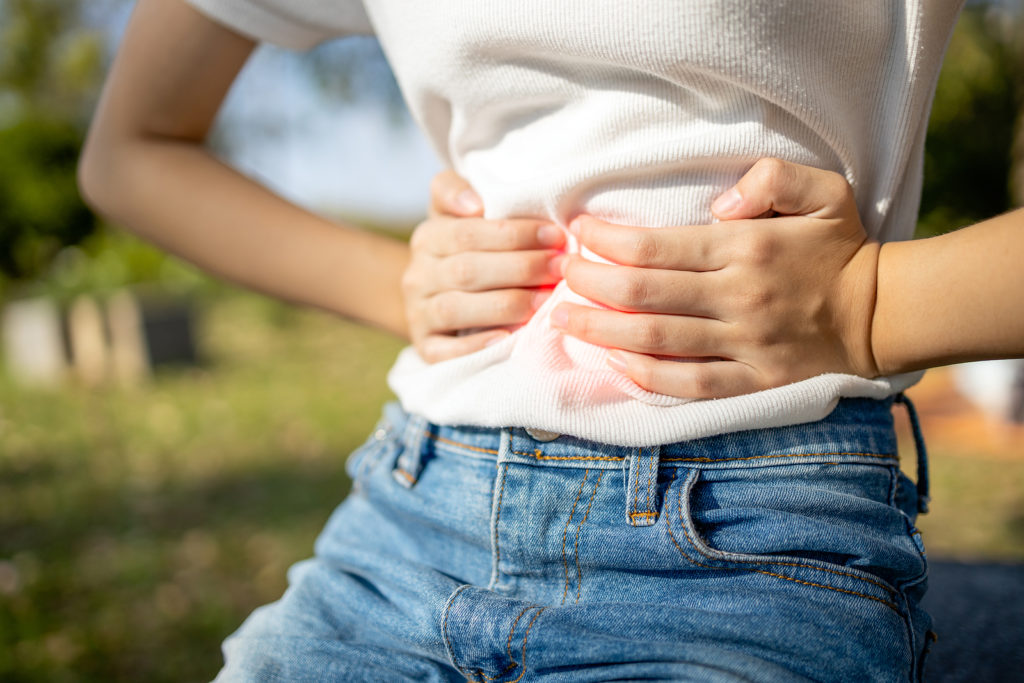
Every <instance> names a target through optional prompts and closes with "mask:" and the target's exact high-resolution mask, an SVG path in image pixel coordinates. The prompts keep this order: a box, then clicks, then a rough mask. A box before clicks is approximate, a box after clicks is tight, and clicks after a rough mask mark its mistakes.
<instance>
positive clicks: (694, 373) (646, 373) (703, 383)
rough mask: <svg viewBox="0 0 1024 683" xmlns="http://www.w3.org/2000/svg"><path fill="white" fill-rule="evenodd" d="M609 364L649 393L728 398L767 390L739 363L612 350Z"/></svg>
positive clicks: (748, 368)
mask: <svg viewBox="0 0 1024 683" xmlns="http://www.w3.org/2000/svg"><path fill="white" fill-rule="evenodd" d="M608 364H609V365H610V366H612V367H613V368H615V369H616V370H618V371H619V372H621V373H622V374H624V375H626V376H627V377H629V378H630V379H631V380H633V381H634V382H636V383H637V385H639V386H640V387H641V388H643V389H646V390H647V391H652V392H654V393H656V394H667V395H668V396H677V397H679V398H725V397H727V396H739V395H741V394H749V393H752V392H755V391H760V390H762V389H765V388H767V387H763V386H761V385H760V383H759V378H758V375H757V373H756V372H755V371H754V370H753V369H752V368H751V367H750V366H749V365H745V364H743V363H739V362H737V361H729V360H716V361H708V362H680V361H676V360H660V359H658V358H652V357H651V356H647V355H644V354H640V353H630V352H628V351H612V352H611V353H609V354H608Z"/></svg>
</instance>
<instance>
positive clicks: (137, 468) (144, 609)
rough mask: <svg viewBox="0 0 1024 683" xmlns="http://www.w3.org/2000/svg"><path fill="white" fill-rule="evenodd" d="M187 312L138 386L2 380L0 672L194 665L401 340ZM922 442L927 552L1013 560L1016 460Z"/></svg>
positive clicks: (297, 510)
mask: <svg viewBox="0 0 1024 683" xmlns="http://www.w3.org/2000/svg"><path fill="white" fill-rule="evenodd" d="M201 322H202V326H201V335H202V343H203V347H204V348H205V349H206V350H207V352H208V353H207V355H208V361H207V363H206V364H204V366H203V367H201V368H198V369H188V370H177V371H170V372H166V373H162V374H160V375H158V376H157V377H156V378H155V379H154V381H153V382H151V383H150V384H148V385H147V386H145V387H140V388H137V389H119V388H106V389H102V390H86V389H82V388H74V387H72V388H68V389H63V390H60V391H42V390H38V391H27V390H25V389H21V388H16V387H14V386H12V385H11V384H10V382H8V381H3V382H2V384H0V680H17V681H113V680H131V681H153V682H156V681H201V680H209V679H210V678H211V677H212V676H213V674H214V673H215V672H216V670H217V668H218V667H219V665H220V653H219V650H218V646H219V643H220V641H221V640H222V639H223V638H224V637H225V636H226V635H227V634H228V633H230V632H231V631H232V630H234V629H235V628H236V627H237V626H238V625H239V623H241V621H242V619H243V618H244V617H245V615H247V614H248V613H249V611H251V610H252V609H253V608H254V607H255V606H257V605H259V604H262V603H265V602H268V601H270V600H273V599H275V598H276V597H277V596H278V595H280V593H281V591H282V590H283V588H284V586H285V575H284V574H285V569H286V568H287V567H288V565H289V564H290V563H292V562H294V561H295V560H297V559H300V558H302V557H305V556H307V555H308V554H309V553H310V551H311V547H312V542H313V538H314V536H315V534H316V533H317V531H318V530H319V529H320V527H321V525H322V524H323V523H324V521H325V520H326V518H327V516H328V514H329V513H330V512H331V510H332V509H333V507H334V506H335V505H336V504H337V503H338V502H339V501H340V500H341V499H342V497H343V496H344V495H345V492H346V490H347V487H348V483H347V481H346V479H345V475H344V472H343V462H344V458H345V456H346V455H347V454H348V453H349V452H350V451H351V450H352V449H353V448H354V447H356V446H357V445H358V444H359V443H360V442H361V441H362V440H363V439H364V438H365V436H366V435H367V434H368V433H369V430H370V428H371V427H372V426H373V424H374V422H375V421H376V418H377V415H378V412H379V409H380V406H381V404H382V403H383V402H384V401H385V400H387V398H388V392H387V389H386V387H385V385H384V375H385V372H386V370H387V368H388V366H389V365H390V363H391V361H392V360H393V358H394V355H395V353H396V352H397V351H398V349H399V347H400V344H399V342H398V341H397V340H395V339H393V338H390V337H388V336H387V335H383V334H380V333H376V332H371V331H367V330H365V329H362V328H359V327H356V326H353V325H350V324H347V323H343V322H339V321H337V320H334V319H332V318H329V317H327V316H324V315H321V314H317V313H313V312H308V311H299V310H295V309H290V308H287V307H284V306H281V305H278V304H274V303H271V302H269V301H267V300H264V299H261V298H259V297H256V296H251V295H247V294H241V293H237V292H230V293H229V294H227V295H222V296H218V297H214V298H212V299H211V300H210V301H209V303H207V304H206V305H205V306H204V308H203V310H202V318H201ZM933 450H934V454H933V458H932V468H933V473H932V477H933V488H934V491H933V493H934V496H933V497H934V501H935V502H934V506H933V512H932V513H931V514H930V515H928V516H927V517H925V518H924V519H923V520H922V524H921V526H922V528H923V531H924V534H925V538H926V542H927V543H928V544H929V546H930V550H931V553H932V555H933V556H945V557H950V556H955V557H959V558H973V559H982V558H985V559H1003V560H1016V561H1022V560H1024V459H1021V458H1018V459H1007V458H1003V459H992V458H989V459H985V458H973V457H971V454H969V453H960V452H950V451H943V450H942V448H941V445H939V444H933ZM908 455H909V453H908Z"/></svg>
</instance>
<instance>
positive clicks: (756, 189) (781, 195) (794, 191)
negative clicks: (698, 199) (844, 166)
mask: <svg viewBox="0 0 1024 683" xmlns="http://www.w3.org/2000/svg"><path fill="white" fill-rule="evenodd" d="M852 199H853V190H852V188H851V187H850V184H849V183H848V182H846V178H844V177H843V176H841V175H839V174H838V173H833V172H832V171H824V170H822V169H820V168H814V167H812V166H803V165H801V164H794V163H792V162H789V161H783V160H781V159H761V160H760V161H758V162H757V163H756V164H754V165H753V166H752V167H751V169H750V170H749V171H747V173H746V175H744V176H743V177H742V178H740V181H739V182H738V183H736V184H735V185H734V186H733V187H731V188H729V189H728V190H726V191H725V192H724V193H722V195H721V196H719V197H718V198H717V199H716V200H715V201H714V202H713V203H712V204H711V212H712V213H713V214H714V215H715V216H716V217H717V218H719V219H721V220H738V219H747V218H760V217H762V216H770V215H773V213H776V214H783V215H786V216H814V217H817V218H835V217H839V216H840V215H841V214H842V213H843V210H844V209H845V208H847V207H849V205H850V202H852Z"/></svg>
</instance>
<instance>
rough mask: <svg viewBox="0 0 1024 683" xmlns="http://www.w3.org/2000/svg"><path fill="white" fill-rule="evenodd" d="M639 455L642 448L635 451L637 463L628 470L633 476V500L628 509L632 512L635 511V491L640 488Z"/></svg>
mask: <svg viewBox="0 0 1024 683" xmlns="http://www.w3.org/2000/svg"><path fill="white" fill-rule="evenodd" d="M641 453H643V449H642V448H638V449H636V458H637V460H636V463H637V466H636V467H630V468H629V473H630V474H632V475H633V499H632V500H630V501H629V507H630V508H631V509H633V510H636V504H637V499H636V492H637V489H639V488H640V454H641Z"/></svg>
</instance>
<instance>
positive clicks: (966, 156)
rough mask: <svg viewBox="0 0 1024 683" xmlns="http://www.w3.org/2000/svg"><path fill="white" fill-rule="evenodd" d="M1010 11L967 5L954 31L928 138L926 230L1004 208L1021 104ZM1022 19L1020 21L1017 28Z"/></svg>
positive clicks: (1022, 65) (1023, 63)
mask: <svg viewBox="0 0 1024 683" xmlns="http://www.w3.org/2000/svg"><path fill="white" fill-rule="evenodd" d="M1012 21H1013V19H1012V17H1011V16H1010V15H1008V14H1006V13H1005V12H1004V11H995V10H993V9H992V8H990V7H987V6H975V7H969V8H967V9H966V10H965V11H964V13H963V16H962V17H961V18H960V22H959V24H958V25H957V27H956V30H955V31H954V33H953V37H952V40H951V41H950V45H949V49H948V51H947V54H946V60H945V63H944V65H943V68H942V73H941V75H940V77H939V84H938V88H937V90H936V94H935V101H934V104H933V107H932V115H931V120H930V121H929V126H928V138H927V141H926V143H925V167H924V189H923V193H922V198H921V218H920V222H919V225H918V233H919V235H921V236H927V235H934V234H938V233H942V232H946V231H949V230H952V229H955V228H959V227H963V226H965V225H968V224H971V223H976V222H978V221H980V220H984V219H986V218H990V217H991V216H994V215H996V214H999V213H1002V212H1003V211H1006V210H1007V209H1008V208H1010V206H1011V205H1012V198H1011V192H1010V181H1009V178H1010V170H1011V168H1010V167H1011V161H1012V157H1011V154H1010V150H1011V148H1012V147H1013V141H1014V131H1015V125H1016V119H1017V117H1018V116H1019V113H1020V112H1021V109H1022V108H1024V83H1022V81H1021V77H1020V76H1021V73H1022V71H1024V59H1021V55H1020V53H1019V52H1017V50H1016V47H1015V45H1014V41H1013V37H1014V36H1015V35H1016V33H1015V32H1014V31H1008V30H1005V29H1004V28H1003V26H1001V25H1000V24H1001V22H1012ZM1021 28H1022V24H1021V23H1019V19H1018V24H1017V30H1018V31H1019V30H1020V29H1021Z"/></svg>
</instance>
